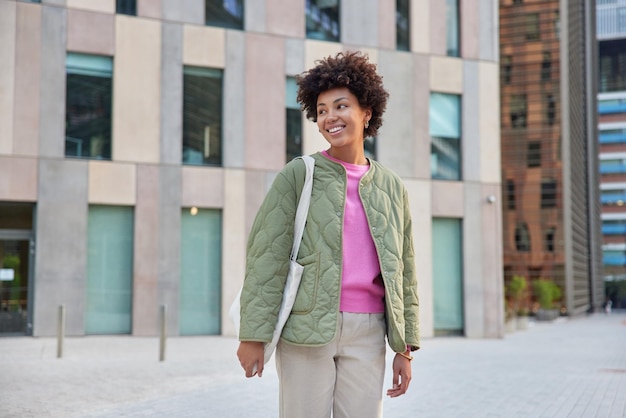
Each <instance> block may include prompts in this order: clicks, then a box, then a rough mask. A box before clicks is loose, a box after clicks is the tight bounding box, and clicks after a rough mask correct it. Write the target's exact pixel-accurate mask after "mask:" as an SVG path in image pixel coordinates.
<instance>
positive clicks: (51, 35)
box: [39, 6, 67, 158]
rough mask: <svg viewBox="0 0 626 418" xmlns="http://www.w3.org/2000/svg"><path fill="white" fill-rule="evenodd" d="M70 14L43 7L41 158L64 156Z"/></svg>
mask: <svg viewBox="0 0 626 418" xmlns="http://www.w3.org/2000/svg"><path fill="white" fill-rule="evenodd" d="M66 33H67V11H66V9H62V8H59V7H53V6H43V7H42V31H41V84H40V90H39V92H40V99H39V100H40V102H39V112H40V119H39V129H40V130H39V156H41V157H52V158H63V156H64V155H65V78H66V74H65V58H66V49H65V48H66V44H67V39H66Z"/></svg>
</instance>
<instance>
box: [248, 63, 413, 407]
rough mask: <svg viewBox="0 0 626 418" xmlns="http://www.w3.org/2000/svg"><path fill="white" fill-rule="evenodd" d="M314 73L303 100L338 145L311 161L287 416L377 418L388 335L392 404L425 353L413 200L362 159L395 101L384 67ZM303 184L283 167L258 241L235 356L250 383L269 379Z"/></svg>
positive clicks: (284, 356)
mask: <svg viewBox="0 0 626 418" xmlns="http://www.w3.org/2000/svg"><path fill="white" fill-rule="evenodd" d="M316 64H317V65H316V66H315V67H314V68H312V69H310V70H309V71H307V72H305V73H304V74H302V75H301V76H299V77H298V78H297V83H298V87H299V90H298V102H299V103H300V104H301V106H302V109H303V111H304V112H305V113H306V116H307V118H308V119H310V120H312V121H314V122H316V123H317V126H318V128H319V131H320V133H321V134H322V136H323V137H324V139H326V141H327V142H328V143H329V145H330V147H329V148H328V149H327V150H325V151H322V152H319V153H316V154H314V155H313V158H314V159H315V172H314V180H313V192H312V197H311V204H310V207H309V214H308V217H307V223H306V229H305V232H304V237H303V239H302V243H301V246H300V252H299V253H298V263H300V264H301V265H303V266H304V273H303V276H302V281H301V283H300V287H299V290H298V293H297V296H296V301H295V304H294V307H293V309H292V311H291V314H290V316H289V319H288V321H287V323H286V325H285V328H284V329H283V333H282V336H281V341H280V342H279V344H278V347H277V352H276V367H277V370H278V377H279V381H280V395H279V396H280V416H281V417H285V418H297V417H306V418H317V417H330V414H331V411H333V416H334V417H335V418H340V417H360V418H362V417H379V416H380V415H381V413H382V412H381V411H382V396H383V390H382V387H383V379H384V373H385V348H386V346H385V336H387V341H388V343H389V346H390V347H391V349H392V350H394V351H395V352H396V356H395V358H394V360H393V382H392V387H391V388H390V389H389V390H388V391H387V395H388V396H390V397H397V396H400V395H402V394H404V393H406V391H407V389H408V387H409V382H410V380H411V363H410V362H411V360H412V357H411V355H410V353H411V351H413V350H417V349H418V348H419V323H418V298H417V282H416V278H415V265H414V253H413V239H412V232H411V216H410V212H409V207H408V197H407V192H406V190H405V188H404V186H403V184H402V182H401V180H400V179H399V177H397V176H396V175H395V174H393V173H392V172H391V171H390V170H388V169H386V168H384V167H383V166H382V165H381V164H380V163H378V162H376V161H373V160H371V159H368V158H366V157H365V151H364V139H365V138H366V137H368V136H375V135H376V134H377V132H378V128H380V126H381V125H382V115H383V112H384V110H385V107H386V104H387V98H388V96H389V95H388V93H387V92H386V91H385V89H384V88H383V84H382V78H381V77H380V76H379V75H378V74H377V73H376V66H375V65H374V64H371V63H370V62H369V60H368V58H367V56H364V55H362V54H360V53H358V52H348V53H339V54H337V55H336V56H335V57H328V58H326V59H324V60H321V61H318V62H317V63H316ZM304 177H305V168H304V164H303V162H302V161H301V160H299V159H296V160H293V161H291V162H289V163H288V164H287V165H286V166H285V167H284V169H283V170H282V171H281V172H280V173H279V175H278V176H277V178H276V179H275V181H274V183H273V184H272V187H271V189H270V190H269V192H268V194H267V196H266V198H265V200H264V202H263V204H262V205H261V208H260V209H259V212H258V214H257V217H256V219H255V222H254V224H253V227H252V230H251V233H250V238H249V241H248V253H247V263H246V279H245V282H244V287H243V291H242V296H241V330H240V333H239V339H240V341H241V342H240V345H239V349H238V351H237V355H238V357H239V361H240V363H241V365H242V367H243V368H244V370H245V372H246V377H252V376H253V375H254V374H257V372H255V371H254V370H255V368H256V370H258V376H259V377H261V375H262V373H263V345H264V343H265V342H269V341H270V340H271V337H272V331H273V328H274V324H275V323H276V317H277V314H278V309H279V305H280V301H281V298H282V290H283V288H284V282H285V277H286V274H287V271H288V261H289V253H290V249H291V244H292V239H293V222H294V216H295V209H296V206H297V202H298V197H299V195H300V191H301V189H302V185H303V183H304Z"/></svg>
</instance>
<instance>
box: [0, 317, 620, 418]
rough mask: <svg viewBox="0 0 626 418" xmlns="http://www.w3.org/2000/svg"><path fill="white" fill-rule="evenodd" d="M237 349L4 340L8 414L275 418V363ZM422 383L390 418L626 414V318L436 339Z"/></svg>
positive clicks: (423, 358) (184, 343)
mask: <svg viewBox="0 0 626 418" xmlns="http://www.w3.org/2000/svg"><path fill="white" fill-rule="evenodd" d="M236 347H237V342H236V341H235V340H234V339H232V338H226V337H185V338H182V337H180V338H170V339H169V340H168V344H167V356H166V357H167V358H166V361H165V362H159V361H158V354H159V353H158V350H159V342H158V339H157V338H142V337H125V336H124V337H82V338H68V339H66V343H65V356H64V358H63V359H57V358H56V340H55V339H52V338H29V337H12V338H0V417H3V418H5V417H19V418H24V417H37V418H39V417H63V418H68V417H70V418H71V417H98V418H113V417H227V418H231V417H232V418H237V417H276V416H277V398H278V397H277V387H278V383H277V378H276V372H275V368H274V365H273V361H272V363H270V364H269V365H268V366H267V369H266V372H265V373H264V376H263V378H261V379H258V378H253V379H245V378H244V377H243V374H242V371H241V370H240V368H239V364H238V362H237V360H236V358H235V354H234V353H235V351H236ZM391 358H392V357H391V355H390V356H389V357H388V360H389V362H390V361H391ZM388 374H389V373H388ZM413 374H414V376H413V381H412V383H411V388H410V391H409V393H408V394H407V395H405V396H403V397H401V398H397V399H385V403H384V411H385V417H386V418H405V417H406V418H408V417H420V418H424V417H480V418H484V417H507V418H508V417H520V418H521V417H524V418H526V417H564V418H565V417H567V418H574V417H585V418H586V417H598V418H600V417H601V418H604V417H615V418H622V417H626V313H613V314H611V315H609V316H606V315H603V314H596V315H593V316H590V317H582V318H574V319H568V320H566V319H563V320H557V321H556V322H553V323H549V324H548V323H539V324H535V325H534V326H532V327H531V328H529V329H528V330H526V331H518V332H516V333H513V334H508V335H507V336H506V338H504V339H501V340H474V339H466V338H448V337H446V338H433V339H426V340H424V341H423V348H422V350H420V351H419V352H418V353H416V359H415V361H414V364H413ZM390 385H391V377H390V376H388V378H387V380H386V382H385V389H386V388H387V386H390Z"/></svg>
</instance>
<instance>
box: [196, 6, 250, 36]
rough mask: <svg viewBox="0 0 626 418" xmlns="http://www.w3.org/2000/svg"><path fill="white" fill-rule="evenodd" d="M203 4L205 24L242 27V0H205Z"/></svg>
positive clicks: (232, 27)
mask: <svg viewBox="0 0 626 418" xmlns="http://www.w3.org/2000/svg"><path fill="white" fill-rule="evenodd" d="M204 6H205V21H206V24H207V25H209V26H218V27H221V28H227V29H239V30H242V29H243V17H244V15H243V13H244V7H243V6H244V5H243V0H205V3H204Z"/></svg>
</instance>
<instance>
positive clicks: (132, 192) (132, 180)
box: [88, 161, 137, 206]
mask: <svg viewBox="0 0 626 418" xmlns="http://www.w3.org/2000/svg"><path fill="white" fill-rule="evenodd" d="M136 171H137V169H136V166H135V165H134V164H124V163H116V162H111V161H89V195H88V199H89V203H90V204H104V205H129V206H132V205H134V204H135V202H136V196H137V188H136V183H137V181H136V179H137V174H136Z"/></svg>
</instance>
